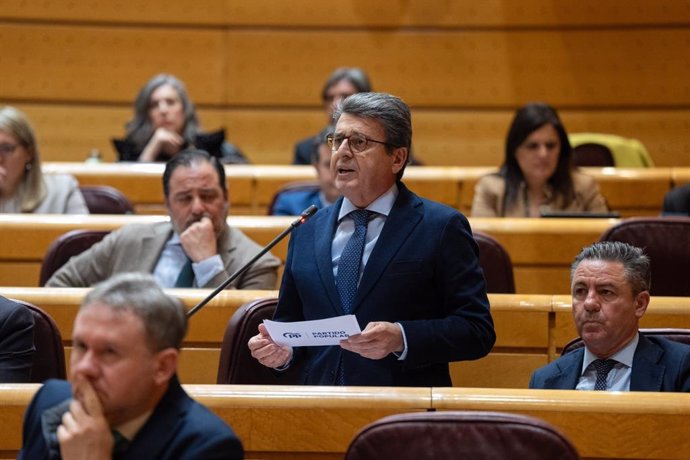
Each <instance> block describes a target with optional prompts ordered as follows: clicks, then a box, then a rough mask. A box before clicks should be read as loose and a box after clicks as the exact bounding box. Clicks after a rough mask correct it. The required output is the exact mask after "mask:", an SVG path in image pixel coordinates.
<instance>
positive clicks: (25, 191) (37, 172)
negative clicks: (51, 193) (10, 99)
mask: <svg viewBox="0 0 690 460" xmlns="http://www.w3.org/2000/svg"><path fill="white" fill-rule="evenodd" d="M0 131H4V132H5V133H7V134H9V135H11V136H12V137H14V138H15V139H16V140H17V142H19V143H20V144H21V145H22V146H23V147H24V148H25V149H26V150H27V151H28V152H29V155H30V156H31V161H29V163H28V164H27V166H26V168H25V171H24V176H23V177H22V181H21V183H20V185H19V187H20V188H18V189H17V191H20V190H21V192H20V193H21V194H22V195H21V197H20V202H21V210H22V212H32V211H33V210H34V209H36V207H37V206H38V205H39V204H40V203H41V201H43V198H44V197H45V194H46V190H45V186H44V185H43V172H42V171H41V157H40V155H39V154H38V145H37V143H36V135H35V134H34V129H33V127H32V126H31V123H30V122H29V119H28V118H27V117H26V115H25V114H24V113H23V112H21V111H20V110H17V109H15V108H14V107H11V106H9V105H8V106H5V107H3V108H2V109H0Z"/></svg>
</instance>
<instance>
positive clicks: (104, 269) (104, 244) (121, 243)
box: [46, 222, 280, 289]
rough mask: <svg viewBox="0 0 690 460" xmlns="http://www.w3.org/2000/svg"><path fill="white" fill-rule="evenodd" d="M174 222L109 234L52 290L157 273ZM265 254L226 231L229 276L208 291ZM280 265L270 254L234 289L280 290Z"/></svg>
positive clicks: (221, 243)
mask: <svg viewBox="0 0 690 460" xmlns="http://www.w3.org/2000/svg"><path fill="white" fill-rule="evenodd" d="M172 231H173V230H172V225H171V224H170V222H159V223H155V224H131V225H126V226H124V227H122V228H120V229H118V230H116V231H113V232H111V233H110V234H108V235H107V236H106V237H105V238H104V239H103V240H102V241H101V242H99V243H96V244H94V245H93V246H92V247H91V248H90V249H89V250H87V251H84V252H82V253H81V254H79V255H78V256H74V257H72V258H71V259H70V260H69V262H67V263H66V264H65V265H63V266H62V267H61V268H60V269H59V270H57V271H56V272H55V273H54V274H53V276H52V277H51V278H50V279H49V280H48V282H47V283H46V286H53V287H89V286H92V285H94V284H96V283H98V282H100V281H103V280H105V279H108V278H110V277H111V276H112V275H114V274H115V273H120V272H133V271H140V272H141V271H143V272H147V273H153V270H154V268H155V267H156V263H157V262H158V258H159V257H160V254H161V252H162V251H163V248H164V247H165V243H166V242H167V241H168V239H169V238H170V237H171V236H172ZM260 250H261V246H259V245H258V244H256V243H255V242H254V241H252V240H251V239H249V237H247V236H246V235H245V234H244V233H242V232H241V231H240V230H238V229H236V228H232V227H229V226H226V227H225V231H224V232H223V233H222V234H221V235H220V237H219V238H218V254H220V257H221V259H222V260H223V265H224V267H225V270H224V271H222V272H220V273H219V274H218V275H216V276H214V277H213V278H212V279H211V281H209V282H208V283H207V284H206V285H205V286H203V287H204V288H215V287H217V286H219V285H220V284H221V283H222V282H223V281H224V280H226V279H227V278H228V277H229V276H230V275H231V274H232V273H234V272H235V271H236V270H238V269H239V268H241V267H242V266H243V265H244V264H245V263H247V262H248V261H249V260H250V259H251V258H252V257H254V256H255V255H256V254H257V253H258V252H259V251H260ZM279 266H280V261H279V260H278V259H277V258H276V257H274V256H273V255H271V254H270V253H269V254H266V255H264V256H263V257H262V258H261V259H259V260H258V261H257V262H256V263H255V264H254V265H253V266H252V267H251V268H250V269H249V270H247V271H246V272H244V273H243V274H242V275H241V276H240V277H238V278H237V279H236V280H235V281H233V282H232V283H231V284H230V286H229V288H235V289H275V288H276V280H277V276H278V267H279Z"/></svg>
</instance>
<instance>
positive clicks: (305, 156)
mask: <svg viewBox="0 0 690 460" xmlns="http://www.w3.org/2000/svg"><path fill="white" fill-rule="evenodd" d="M367 91H371V83H369V77H368V76H367V74H366V72H364V70H362V69H360V68H357V67H339V68H337V69H335V70H334V71H333V73H332V74H331V75H329V77H328V79H327V80H326V83H324V85H323V89H322V90H321V102H322V104H323V110H324V113H325V114H326V127H325V128H323V129H322V130H321V132H319V133H318V134H316V135H313V136H309V137H308V138H306V139H302V140H301V141H299V142H298V143H297V145H295V156H294V158H293V160H292V163H293V164H296V165H308V164H309V163H310V162H311V157H312V152H313V150H314V147H313V146H314V142H320V140H321V139H323V138H325V137H326V134H328V133H329V132H330V131H333V112H334V110H335V108H336V107H337V106H338V104H339V103H340V102H341V101H342V100H343V99H345V98H346V97H348V96H351V95H353V94H356V93H361V92H367Z"/></svg>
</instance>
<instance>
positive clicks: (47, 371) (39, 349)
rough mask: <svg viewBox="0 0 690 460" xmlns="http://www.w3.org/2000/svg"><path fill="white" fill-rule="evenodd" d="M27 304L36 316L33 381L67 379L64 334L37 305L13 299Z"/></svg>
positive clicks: (32, 368) (32, 367)
mask: <svg viewBox="0 0 690 460" xmlns="http://www.w3.org/2000/svg"><path fill="white" fill-rule="evenodd" d="M12 301H14V302H17V303H19V304H22V305H24V306H26V307H27V308H28V309H29V311H31V314H32V315H33V317H34V347H35V348H36V352H35V353H34V360H33V364H32V366H31V380H30V382H31V383H42V382H43V381H44V380H47V379H65V378H66V376H67V371H66V367H65V348H64V345H63V344H62V335H61V334H60V329H59V328H58V326H57V324H55V321H53V318H51V317H50V315H49V314H48V313H46V312H44V311H43V310H41V309H40V308H39V307H37V306H36V305H33V304H31V303H29V302H26V301H23V300H18V299H12Z"/></svg>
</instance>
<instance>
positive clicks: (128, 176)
mask: <svg viewBox="0 0 690 460" xmlns="http://www.w3.org/2000/svg"><path fill="white" fill-rule="evenodd" d="M163 169H164V165H163V164H139V163H100V164H86V163H57V162H53V163H50V162H48V163H45V164H44V170H45V171H46V172H47V173H56V172H61V173H69V174H72V175H74V176H75V177H76V178H77V180H78V181H79V183H80V184H82V185H99V184H104V185H111V186H113V187H115V188H117V189H119V190H120V191H122V192H123V193H124V194H125V195H126V196H127V197H128V198H129V199H130V201H132V203H133V204H134V207H135V210H136V211H137V213H140V214H144V213H149V214H162V213H165V207H164V205H163V192H162V182H161V177H162V174H163ZM583 169H584V171H585V172H586V173H587V174H591V175H592V176H594V177H596V178H597V180H598V181H599V185H600V188H601V192H602V194H603V195H604V196H605V197H606V199H607V200H608V202H609V205H610V206H611V208H612V209H613V210H615V211H619V212H620V213H621V215H622V216H633V215H657V214H659V212H660V211H661V203H662V201H663V196H664V194H665V193H666V192H667V191H668V190H669V189H670V188H671V186H672V183H673V182H674V181H676V180H678V181H682V180H683V179H682V177H687V173H686V172H683V171H685V170H688V169H689V168H684V169H683V168H679V170H680V171H679V172H678V173H677V174H676V172H675V170H676V168H628V169H623V168H618V169H616V168H583ZM495 170H496V168H493V167H484V166H479V167H442V166H435V167H434V166H408V167H407V169H406V170H405V176H404V181H405V183H406V184H407V186H408V187H409V188H410V189H411V190H413V191H414V192H416V193H417V194H419V195H420V196H423V197H425V198H429V199H432V200H435V201H439V202H441V203H444V204H447V205H449V206H452V207H455V208H457V209H460V210H461V211H462V212H464V213H465V214H466V215H469V214H470V210H471V207H472V198H473V197H474V188H475V185H476V182H477V180H479V178H480V177H482V176H483V175H485V174H488V173H490V172H492V171H495ZM225 172H226V177H227V182H228V190H229V193H230V202H231V205H232V208H231V209H232V211H231V212H232V213H233V214H235V215H240V214H250V215H265V214H266V213H267V208H268V205H269V204H270V203H271V200H272V198H273V195H274V194H275V192H276V191H277V190H278V189H279V188H280V187H281V186H282V185H284V184H286V183H288V182H294V181H305V180H312V179H314V178H315V172H314V169H313V168H312V167H311V166H293V165H290V166H287V165H273V166H271V165H260V166H259V165H233V166H226V167H225ZM674 177H676V178H675V179H674Z"/></svg>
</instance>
